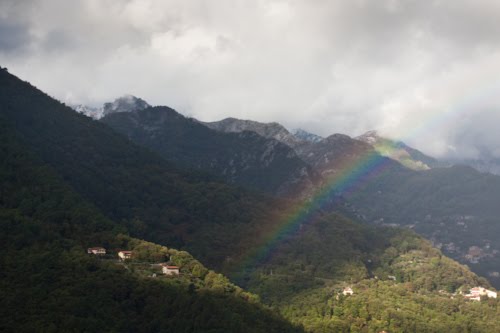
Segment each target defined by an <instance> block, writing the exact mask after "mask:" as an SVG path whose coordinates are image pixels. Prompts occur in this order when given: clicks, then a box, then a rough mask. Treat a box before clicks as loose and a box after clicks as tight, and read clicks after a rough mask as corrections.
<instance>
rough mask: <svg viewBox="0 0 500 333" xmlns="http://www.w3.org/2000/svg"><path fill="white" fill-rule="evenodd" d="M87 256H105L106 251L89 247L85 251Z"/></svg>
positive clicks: (101, 248)
mask: <svg viewBox="0 0 500 333" xmlns="http://www.w3.org/2000/svg"><path fill="white" fill-rule="evenodd" d="M87 253H88V254H95V255H105V254H106V249H105V248H103V247H89V248H88V249H87Z"/></svg>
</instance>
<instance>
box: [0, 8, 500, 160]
mask: <svg viewBox="0 0 500 333" xmlns="http://www.w3.org/2000/svg"><path fill="white" fill-rule="evenodd" d="M499 10H500V3H498V1H496V0H476V1H472V0H467V1H466V0H430V1H417V0H404V1H403V0H380V1H369V0H352V1H345V0H332V1H326V0H317V1H305V0H301V1H299V0H289V1H285V0H269V1H264V0H258V1H248V2H240V1H237V2H235V1H230V0H220V1H217V2H208V1H204V0H192V1H182V0H165V1H160V0H141V1H138V0H128V1H112V0H75V1H65V0H39V1H34V0H23V1H19V0H4V1H2V2H1V3H0V13H1V14H0V63H1V64H2V65H3V66H7V67H9V69H10V70H11V72H13V73H15V74H17V75H19V76H20V77H22V78H24V79H26V80H29V81H30V82H32V83H33V84H35V85H37V86H38V87H39V88H41V89H43V90H45V91H47V92H48V93H50V94H51V95H53V96H55V97H57V98H59V99H61V100H63V101H66V102H70V103H86V104H91V105H92V104H94V105H95V104H101V103H103V102H105V101H109V100H112V99H114V98H115V97H116V96H118V95H123V94H125V93H131V94H134V95H137V96H140V97H142V98H144V99H146V100H147V101H148V102H150V103H152V104H166V105H169V106H172V107H174V108H176V109H178V110H179V111H180V112H182V113H184V114H188V115H191V116H194V117H197V118H200V119H202V120H217V119H221V118H224V117H228V116H233V117H240V118H248V119H255V120H260V121H279V122H281V123H283V124H284V125H286V126H288V127H303V128H305V129H308V130H310V131H313V132H317V133H319V134H322V135H329V134H331V133H335V132H343V133H347V134H350V135H357V134H360V133H362V132H363V131H366V130H370V129H379V130H381V131H382V132H383V133H385V134H386V135H389V136H392V137H397V138H402V139H404V140H406V141H408V143H410V144H412V145H415V146H416V147H417V148H420V149H422V150H423V151H425V152H427V153H430V154H433V155H446V154H451V153H453V154H461V155H464V156H473V155H475V154H476V155H477V154H478V153H479V150H480V149H483V150H484V147H487V148H488V149H490V150H491V151H497V150H498V148H497V146H495V144H496V142H498V139H499V138H498V136H499V135H497V134H496V133H495V132H496V131H495V129H494V128H493V127H492V126H493V125H491V124H494V122H495V121H496V122H497V121H498V116H497V114H499V112H498V110H499V107H500V98H499V97H497V96H500V94H498V93H497V91H498V88H499V84H498V82H499V81H498V79H497V78H496V76H497V73H499V72H500V24H499V23H498V21H499V20H498V18H497V16H498V15H497V13H498V12H499ZM61 13H64V15H61ZM497 123H498V122H497ZM474 133H476V134H474ZM450 147H453V149H452V148H450ZM478 147H480V148H478Z"/></svg>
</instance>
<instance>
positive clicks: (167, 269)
mask: <svg viewBox="0 0 500 333" xmlns="http://www.w3.org/2000/svg"><path fill="white" fill-rule="evenodd" d="M162 271H163V274H165V275H179V267H178V266H170V265H163V267H162Z"/></svg>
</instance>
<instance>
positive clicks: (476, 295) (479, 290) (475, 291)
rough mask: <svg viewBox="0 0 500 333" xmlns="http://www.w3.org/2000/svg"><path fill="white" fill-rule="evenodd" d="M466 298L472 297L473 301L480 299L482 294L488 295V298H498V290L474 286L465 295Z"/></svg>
mask: <svg viewBox="0 0 500 333" xmlns="http://www.w3.org/2000/svg"><path fill="white" fill-rule="evenodd" d="M464 296H465V298H467V299H470V300H472V301H480V300H481V296H487V297H488V298H497V292H496V291H493V290H488V289H486V288H483V287H474V288H472V289H471V290H470V291H469V293H468V294H467V295H464Z"/></svg>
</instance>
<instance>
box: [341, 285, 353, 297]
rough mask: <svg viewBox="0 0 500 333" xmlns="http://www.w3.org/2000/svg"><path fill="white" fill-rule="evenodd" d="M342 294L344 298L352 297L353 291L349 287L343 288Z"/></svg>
mask: <svg viewBox="0 0 500 333" xmlns="http://www.w3.org/2000/svg"><path fill="white" fill-rule="evenodd" d="M342 294H343V295H344V296H347V295H353V294H354V291H353V290H352V288H351V287H346V288H344V290H343V291H342Z"/></svg>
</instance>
